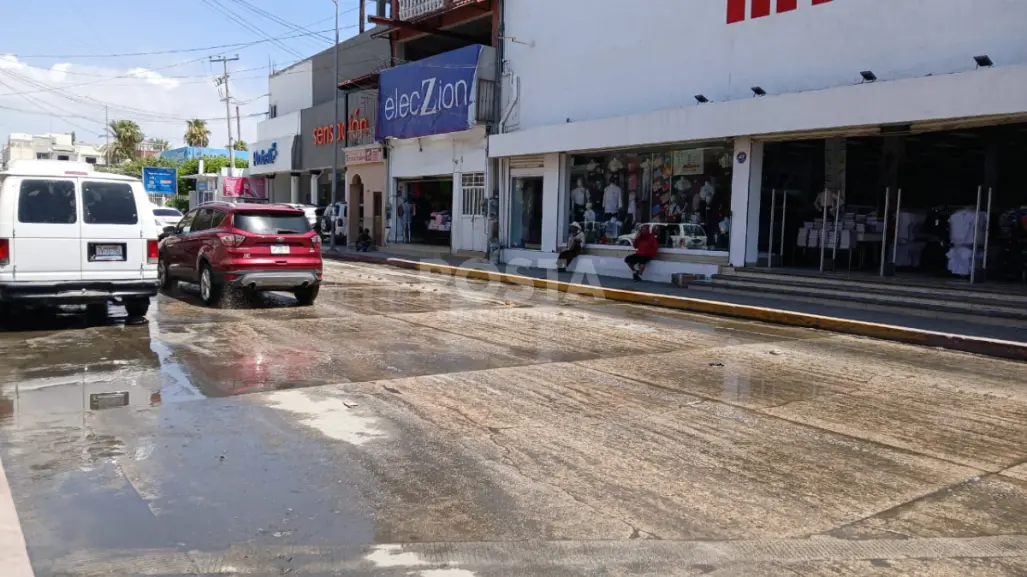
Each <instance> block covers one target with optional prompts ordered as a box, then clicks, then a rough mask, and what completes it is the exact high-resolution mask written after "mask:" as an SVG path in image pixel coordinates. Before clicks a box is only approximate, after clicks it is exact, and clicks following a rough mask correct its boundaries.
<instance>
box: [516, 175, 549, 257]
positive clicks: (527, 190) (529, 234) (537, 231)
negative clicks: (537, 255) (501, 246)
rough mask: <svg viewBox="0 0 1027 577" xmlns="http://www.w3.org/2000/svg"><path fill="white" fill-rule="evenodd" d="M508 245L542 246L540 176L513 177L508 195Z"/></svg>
mask: <svg viewBox="0 0 1027 577" xmlns="http://www.w3.org/2000/svg"><path fill="white" fill-rule="evenodd" d="M510 246H511V247H512V248H529V249H533V250H539V249H541V248H542V177H541V176H525V177H515V178H514V179H513V194H512V195H511V196H510Z"/></svg>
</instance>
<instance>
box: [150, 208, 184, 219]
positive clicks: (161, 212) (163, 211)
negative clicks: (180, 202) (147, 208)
mask: <svg viewBox="0 0 1027 577" xmlns="http://www.w3.org/2000/svg"><path fill="white" fill-rule="evenodd" d="M153 216H179V217H180V216H182V213H181V212H178V211H177V210H175V209H173V208H155V209H153Z"/></svg>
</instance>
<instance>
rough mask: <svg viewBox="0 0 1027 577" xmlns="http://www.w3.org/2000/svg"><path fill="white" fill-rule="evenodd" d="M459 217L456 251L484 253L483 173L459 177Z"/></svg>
mask: <svg viewBox="0 0 1027 577" xmlns="http://www.w3.org/2000/svg"><path fill="white" fill-rule="evenodd" d="M459 199H460V217H459V219H458V221H457V223H458V226H459V230H457V231H456V236H455V238H456V241H455V242H456V245H457V246H456V247H455V248H456V250H466V251H474V252H485V247H486V245H487V244H488V238H486V233H485V228H486V227H485V221H486V218H485V173H484V172H469V173H464V174H461V175H460V195H459Z"/></svg>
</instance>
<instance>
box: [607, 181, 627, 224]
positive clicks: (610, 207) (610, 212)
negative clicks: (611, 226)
mask: <svg viewBox="0 0 1027 577" xmlns="http://www.w3.org/2000/svg"><path fill="white" fill-rule="evenodd" d="M623 196H624V191H622V190H621V188H620V187H619V186H617V181H616V180H610V184H608V185H607V186H606V189H605V190H604V191H603V213H604V214H605V215H606V218H607V219H610V218H612V217H614V216H616V215H617V213H618V212H620V209H621V208H622V207H623V206H624V198H623Z"/></svg>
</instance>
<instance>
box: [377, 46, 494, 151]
mask: <svg viewBox="0 0 1027 577" xmlns="http://www.w3.org/2000/svg"><path fill="white" fill-rule="evenodd" d="M481 50H482V46H481V45H480V44H474V45H471V46H466V47H464V48H458V49H456V50H451V51H449V52H443V53H442V54H438V55H436V56H432V57H430V58H425V59H424V60H417V61H415V62H408V63H406V64H403V65H401V66H396V67H394V68H387V69H385V70H382V72H381V75H380V76H379V81H378V82H379V88H378V118H377V122H376V123H375V138H376V139H377V140H384V139H386V138H417V137H420V136H429V135H432V134H446V133H448V132H459V131H461V130H467V129H469V128H470V127H471V104H472V103H473V102H474V99H475V94H476V92H475V82H474V81H475V74H476V73H477V71H478V57H479V56H480V55H481Z"/></svg>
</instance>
